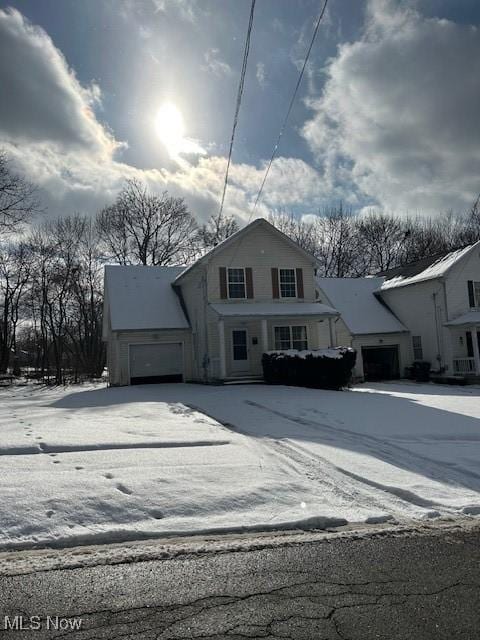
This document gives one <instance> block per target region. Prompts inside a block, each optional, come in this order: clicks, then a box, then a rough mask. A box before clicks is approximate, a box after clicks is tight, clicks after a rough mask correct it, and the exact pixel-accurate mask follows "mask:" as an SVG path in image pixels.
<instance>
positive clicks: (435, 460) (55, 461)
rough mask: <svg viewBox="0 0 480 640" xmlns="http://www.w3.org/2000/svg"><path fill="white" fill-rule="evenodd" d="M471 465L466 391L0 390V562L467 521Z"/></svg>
mask: <svg viewBox="0 0 480 640" xmlns="http://www.w3.org/2000/svg"><path fill="white" fill-rule="evenodd" d="M225 425H226V426H225ZM479 461H480V389H479V388H475V387H467V388H460V387H442V386H435V385H417V384H414V383H398V384H376V385H369V386H367V385H359V386H357V387H355V389H353V390H350V391H344V392H335V391H320V390H313V389H301V388H292V387H280V386H278V387H275V386H264V385H239V386H224V387H212V386H202V385H179V384H175V385H173V384H172V385H152V386H143V387H123V388H116V389H106V388H104V387H99V386H97V387H94V386H90V387H88V386H84V387H69V388H66V389H45V388H38V387H33V386H26V387H13V388H10V389H1V390H0V495H1V496H2V500H1V502H0V549H6V548H22V547H30V546H41V545H45V544H59V545H65V544H79V543H82V542H88V543H94V542H100V541H109V540H128V539H137V538H142V537H153V536H156V535H162V534H165V533H173V532H182V533H186V532H197V531H207V530H231V529H241V528H242V527H249V528H273V527H282V526H285V527H286V526H295V524H297V525H300V526H307V525H308V526H319V527H322V526H326V525H335V524H342V523H346V522H379V521H385V520H388V519H391V520H393V519H395V520H398V521H404V520H407V519H411V518H434V517H438V516H449V517H451V516H458V515H462V516H465V515H467V516H468V515H472V516H473V515H476V514H479V513H480V465H479Z"/></svg>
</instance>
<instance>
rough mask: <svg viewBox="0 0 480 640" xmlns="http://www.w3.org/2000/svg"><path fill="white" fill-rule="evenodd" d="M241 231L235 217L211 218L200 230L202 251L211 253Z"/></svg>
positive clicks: (221, 216)
mask: <svg viewBox="0 0 480 640" xmlns="http://www.w3.org/2000/svg"><path fill="white" fill-rule="evenodd" d="M238 229H239V226H238V224H237V221H236V220H235V218H234V217H233V216H225V215H223V214H221V215H220V216H214V215H212V216H210V218H209V219H208V222H207V224H204V225H203V226H202V227H201V229H200V230H199V233H198V236H199V241H200V250H201V251H205V250H206V251H209V250H210V249H213V247H216V246H217V244H220V242H223V241H224V240H226V239H227V238H228V237H230V236H231V235H233V234H234V233H236V232H237V231H238Z"/></svg>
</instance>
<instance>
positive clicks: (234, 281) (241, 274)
mask: <svg viewBox="0 0 480 640" xmlns="http://www.w3.org/2000/svg"><path fill="white" fill-rule="evenodd" d="M228 297H229V298H246V297H247V296H246V292H245V269H228Z"/></svg>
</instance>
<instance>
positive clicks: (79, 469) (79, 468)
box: [75, 467, 85, 471]
mask: <svg viewBox="0 0 480 640" xmlns="http://www.w3.org/2000/svg"><path fill="white" fill-rule="evenodd" d="M84 468H85V467H75V469H76V470H77V471H81V469H84Z"/></svg>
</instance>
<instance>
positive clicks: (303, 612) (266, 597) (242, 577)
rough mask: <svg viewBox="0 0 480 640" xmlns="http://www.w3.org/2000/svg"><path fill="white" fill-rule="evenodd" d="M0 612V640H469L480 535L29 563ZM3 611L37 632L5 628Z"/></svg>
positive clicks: (477, 631)
mask: <svg viewBox="0 0 480 640" xmlns="http://www.w3.org/2000/svg"><path fill="white" fill-rule="evenodd" d="M0 615H1V619H0V625H1V627H0V637H1V638H2V639H5V640H11V639H12V640H13V639H15V640H23V639H27V638H29V639H30V638H32V639H33V640H40V639H41V638H58V637H68V638H70V637H73V638H78V639H79V640H80V639H82V640H83V639H87V638H89V639H92V640H100V639H103V638H105V639H106V638H108V639H113V638H122V639H124V640H128V639H130V638H131V639H134V638H135V639H137V640H153V639H156V638H162V639H163V638H170V639H177V638H189V639H190V638H203V639H206V638H229V639H234V638H238V639H242V640H244V639H245V638H269V639H272V638H292V639H295V640H301V639H302V638H308V639H309V640H310V639H312V640H313V639H315V640H321V639H343V640H347V639H348V640H354V639H355V640H375V639H379V638H383V639H385V640H393V639H407V638H408V639H414V640H421V639H424V638H431V639H432V640H433V639H434V640H442V639H445V640H454V639H457V638H462V639H465V640H475V639H477V638H479V637H480V530H479V529H470V530H460V529H455V528H452V529H449V530H446V531H443V532H442V533H441V534H439V533H436V534H422V535H408V536H407V535H400V536H399V535H395V536H393V535H390V534H388V535H385V534H384V535H383V536H380V537H379V536H376V537H368V536H367V537H366V538H361V539H355V538H327V539H319V540H316V541H313V542H308V543H303V544H294V545H291V546H288V545H287V546H283V545H280V546H278V545H277V546H273V547H268V548H264V549H257V550H247V551H229V552H226V551H224V552H216V553H213V552H210V551H209V549H208V544H207V545H206V546H205V545H204V546H203V550H202V551H201V552H199V553H195V552H193V553H188V554H186V555H180V556H178V557H176V558H172V559H158V560H149V561H141V562H139V561H136V562H125V563H121V564H116V565H113V566H112V565H107V566H92V567H78V568H73V569H61V570H48V571H42V570H38V563H37V568H36V569H35V571H34V572H33V573H29V574H26V575H12V576H8V577H1V578H0ZM5 615H8V616H9V618H8V620H7V622H8V623H9V624H10V625H14V624H15V620H14V616H16V615H17V616H22V615H23V624H24V625H28V624H31V625H33V626H41V629H39V630H35V629H31V630H24V631H20V630H14V629H5V628H4V627H5V622H6V621H5V619H4V616H5ZM30 616H38V617H39V619H37V618H31V619H30ZM47 616H51V617H52V619H51V620H49V619H48V618H47ZM56 616H58V619H57V618H56ZM62 618H69V619H70V620H67V621H65V620H62ZM19 620H20V618H17V625H18V624H19ZM78 621H81V622H80V624H81V628H80V630H73V631H72V630H71V628H70V629H69V628H68V625H70V624H72V622H73V623H75V622H76V623H77V624H78ZM55 625H58V626H59V627H62V626H63V630H62V629H60V628H59V630H58V631H57V630H55ZM66 625H67V626H66ZM7 626H8V624H7ZM47 626H49V627H50V629H47Z"/></svg>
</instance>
